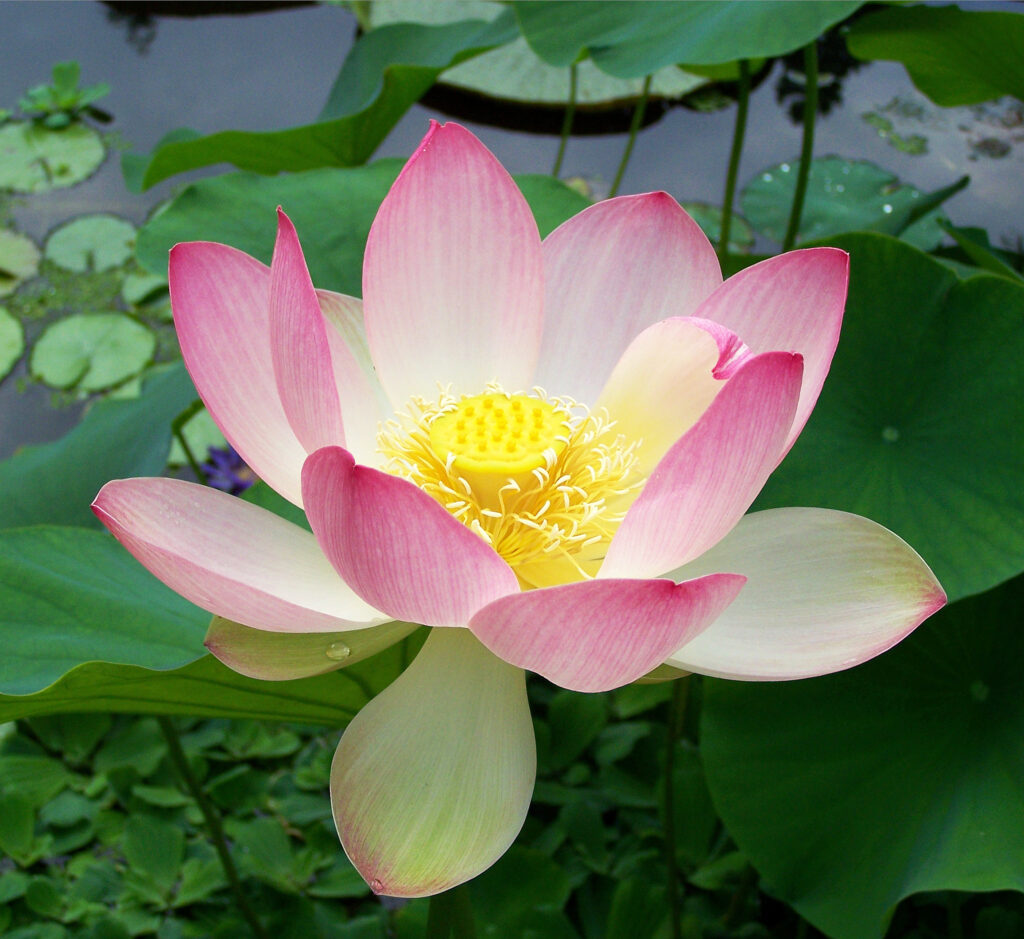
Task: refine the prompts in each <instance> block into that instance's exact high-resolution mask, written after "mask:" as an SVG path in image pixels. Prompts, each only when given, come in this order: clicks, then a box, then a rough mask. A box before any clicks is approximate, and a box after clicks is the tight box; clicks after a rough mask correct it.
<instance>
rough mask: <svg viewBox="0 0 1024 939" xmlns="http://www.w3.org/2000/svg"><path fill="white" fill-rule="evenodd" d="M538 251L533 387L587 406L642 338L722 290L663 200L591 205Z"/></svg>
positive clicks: (650, 197) (703, 252)
mask: <svg viewBox="0 0 1024 939" xmlns="http://www.w3.org/2000/svg"><path fill="white" fill-rule="evenodd" d="M543 250H544V279H545V295H544V340H543V344H542V347H541V354H540V362H539V364H538V366H537V376H536V379H535V381H536V383H537V384H538V385H540V386H541V387H542V388H544V389H546V390H547V391H548V392H550V393H551V394H565V395H571V396H572V397H574V398H576V399H577V400H578V401H583V402H585V403H587V404H592V403H593V402H594V401H595V400H596V399H597V396H598V394H599V393H600V391H601V388H602V387H603V386H604V383H605V380H606V379H607V378H608V375H609V374H610V373H611V370H612V368H613V367H614V366H615V363H616V362H617V361H618V360H619V357H620V356H621V355H622V353H623V352H624V351H625V349H626V347H627V346H628V345H629V343H630V342H631V341H632V339H633V338H634V337H635V336H636V335H637V334H638V333H639V332H640V331H641V330H643V329H646V328H647V327H648V326H651V325H653V324H654V323H657V322H659V321H660V320H663V319H667V318H668V317H670V316H689V315H690V314H692V313H693V312H694V311H695V310H696V309H697V307H698V305H699V304H700V303H701V301H702V300H704V299H705V298H706V297H707V296H708V295H709V294H710V293H711V292H712V291H713V290H714V289H715V288H716V287H717V286H718V285H719V284H721V283H722V272H721V269H720V268H719V266H718V258H717V256H716V255H715V251H714V249H713V248H712V247H711V245H710V243H709V242H708V239H707V237H706V236H705V235H704V233H703V232H702V231H701V230H700V228H699V227H698V225H697V223H696V222H695V221H694V220H693V219H692V218H690V216H689V215H687V214H686V212H685V211H683V209H682V208H680V206H679V203H678V202H676V200H675V199H673V198H672V197H671V196H670V195H668V193H665V192H649V193H646V194H644V195H639V196H620V197H618V198H616V199H608V200H606V201H604V202H598V203H597V204H596V205H593V206H590V207H589V208H587V209H584V210H583V211H582V212H580V213H579V214H578V215H575V216H573V217H572V218H571V219H569V220H568V221H567V222H565V223H563V224H562V225H560V226H559V227H558V228H556V229H555V230H554V231H553V232H552V233H551V234H550V235H548V237H547V238H545V239H544V249H543Z"/></svg>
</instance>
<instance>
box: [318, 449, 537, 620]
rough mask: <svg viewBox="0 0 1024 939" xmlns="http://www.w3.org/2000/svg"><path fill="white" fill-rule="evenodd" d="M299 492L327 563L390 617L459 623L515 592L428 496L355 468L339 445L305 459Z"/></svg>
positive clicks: (475, 539) (503, 569) (482, 545)
mask: <svg viewBox="0 0 1024 939" xmlns="http://www.w3.org/2000/svg"><path fill="white" fill-rule="evenodd" d="M302 492H303V496H304V497H305V500H306V511H307V514H308V516H309V523H310V526H311V527H312V529H313V532H314V533H315V534H316V537H317V540H318V541H319V542H320V546H321V548H323V551H324V553H325V554H326V555H327V557H328V558H330V560H331V563H332V564H334V566H335V568H336V569H337V570H338V572H339V573H340V574H341V576H342V577H343V578H344V579H345V582H346V583H348V584H350V585H351V586H352V589H353V590H355V591H356V593H358V594H359V595H360V596H361V597H363V599H365V600H366V601H367V602H368V603H372V604H373V605H374V606H375V607H377V608H378V609H382V610H386V611H387V613H388V614H389V615H390V616H391V617H393V618H395V619H402V620H408V621H410V622H414V623H424V624H426V625H427V626H465V625H466V623H467V622H469V618H470V617H471V616H472V615H473V614H474V613H475V612H476V611H477V610H478V609H480V607H482V606H484V605H485V604H487V603H490V602H491V601H492V600H496V599H497V598H498V597H502V596H504V595H505V594H508V593H516V592H518V590H519V585H518V582H517V581H516V576H515V574H513V573H512V569H511V568H510V567H509V566H508V564H506V563H505V561H503V560H502V559H501V558H500V557H499V556H498V555H497V554H496V553H495V552H494V550H493V549H492V548H491V547H490V546H489V545H488V544H487V543H486V542H485V541H484V540H483V539H482V538H480V537H479V536H477V535H475V534H474V533H473V532H472V531H470V530H469V529H468V528H466V526H464V525H463V524H462V523H461V522H459V521H457V520H456V519H455V518H454V516H452V515H450V514H448V512H446V511H445V510H444V508H442V507H441V506H440V505H439V504H438V503H437V502H435V501H434V500H433V499H431V498H430V496H428V495H427V494H426V493H424V492H423V491H421V490H420V489H417V488H416V487H415V486H414V485H412V483H410V482H407V481H406V480H404V479H399V478H398V477H397V476H389V475H388V474H387V473H381V472H379V471H378V470H375V469H371V468H369V467H367V466H359V465H358V464H357V463H355V461H354V460H353V459H352V455H351V454H350V453H349V452H348V451H347V450H344V449H342V448H341V447H326V448H325V449H323V450H318V451H317V452H316V453H314V454H313V455H312V456H311V457H310V458H309V459H308V460H307V461H306V465H305V467H304V469H303V471H302Z"/></svg>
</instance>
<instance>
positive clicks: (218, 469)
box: [200, 444, 256, 496]
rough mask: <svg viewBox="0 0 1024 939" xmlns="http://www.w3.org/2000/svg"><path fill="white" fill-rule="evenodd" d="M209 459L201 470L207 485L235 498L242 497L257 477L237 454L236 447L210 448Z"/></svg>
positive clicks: (229, 445)
mask: <svg viewBox="0 0 1024 939" xmlns="http://www.w3.org/2000/svg"><path fill="white" fill-rule="evenodd" d="M207 456H208V457H209V459H208V460H207V461H206V462H205V463H203V464H202V466H201V467H200V469H202V471H203V472H204V473H205V474H206V482H207V485H210V486H212V487H213V488H214V489H220V490H222V491H223V492H229V493H231V495H233V496H238V495H241V494H242V493H243V492H245V490H246V489H248V488H249V487H250V486H251V485H252V484H253V483H254V482H256V476H255V474H254V473H253V471H252V470H251V469H249V467H248V466H247V465H246V464H245V462H244V461H243V460H242V458H241V457H240V456H239V455H238V454H237V453H236V452H235V449H234V447H232V446H231V444H228V445H227V446H226V447H210V449H209V451H208V452H207Z"/></svg>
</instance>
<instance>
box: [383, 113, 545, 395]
mask: <svg viewBox="0 0 1024 939" xmlns="http://www.w3.org/2000/svg"><path fill="white" fill-rule="evenodd" d="M363 303H364V307H365V310H366V333H367V337H368V339H369V341H370V350H371V352H372V353H373V361H374V362H375V364H376V366H377V371H378V374H379V376H380V381H381V384H383V386H384V388H385V390H386V391H387V393H388V396H389V397H390V399H391V401H392V403H393V404H394V406H395V408H396V409H398V408H402V407H404V406H405V405H406V403H407V402H408V400H409V398H410V397H411V396H413V395H420V396H423V397H426V398H430V399H435V398H436V397H437V394H438V387H439V385H447V384H448V383H451V385H452V388H453V390H454V391H455V393H457V394H458V393H469V394H476V393H479V392H480V391H482V390H483V389H484V387H485V386H486V385H487V383H488V382H493V381H497V382H500V383H501V384H502V385H503V386H504V387H505V388H507V389H511V390H520V389H523V388H526V387H529V385H530V381H531V378H532V376H533V370H534V367H535V364H536V361H537V350H538V348H539V344H540V333H541V316H542V303H543V272H542V266H541V254H540V236H539V234H538V232H537V225H536V223H535V222H534V219H533V215H532V213H531V212H530V209H529V207H528V206H527V204H526V200H525V199H524V198H523V196H522V194H521V193H520V192H519V189H518V188H517V187H516V184H515V183H514V182H513V181H512V178H511V177H510V176H509V175H508V173H507V172H505V170H504V168H503V167H502V166H501V164H500V163H498V161H497V160H496V159H495V158H494V156H493V155H492V154H491V153H490V151H489V150H487V148H486V147H484V145H483V144H482V143H480V141H479V140H477V139H476V137H474V136H473V135H472V134H471V133H469V131H467V130H466V129H465V128H463V127H460V126H459V125H458V124H444V125H440V124H433V125H432V126H431V128H430V131H429V133H428V134H427V136H426V137H425V138H424V140H423V142H422V143H421V144H420V146H419V149H418V150H417V151H416V152H415V153H414V154H413V155H412V157H411V159H410V160H409V162H408V163H407V164H406V165H405V169H403V170H402V173H401V174H400V175H399V177H398V179H397V180H396V181H395V184H394V186H393V187H392V188H391V191H390V193H388V195H387V198H385V200H384V202H383V204H382V205H381V207H380V211H379V212H378V213H377V217H376V219H375V220H374V223H373V227H372V228H371V229H370V236H369V239H368V240H367V243H366V257H365V261H364V264H363Z"/></svg>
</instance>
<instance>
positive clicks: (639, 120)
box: [608, 75, 651, 199]
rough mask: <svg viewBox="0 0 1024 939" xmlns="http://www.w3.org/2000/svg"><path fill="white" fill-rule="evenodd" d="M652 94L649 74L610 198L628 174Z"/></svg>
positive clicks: (634, 115)
mask: <svg viewBox="0 0 1024 939" xmlns="http://www.w3.org/2000/svg"><path fill="white" fill-rule="evenodd" d="M650 94H651V76H650V75H648V76H647V77H646V78H645V79H644V87H643V91H641V92H640V100H639V101H637V103H636V110H635V111H633V120H632V121H631V122H630V125H629V140H627V141H626V149H625V150H624V151H623V153H622V159H621V160H620V161H619V169H618V171H617V172H616V173H615V180H614V182H613V183H612V188H611V189H610V190H609V192H608V198H609V199H610V198H611V197H612V196H614V195H617V194H618V191H619V186H620V185H621V183H622V177H623V176H625V175H626V166H627V165H628V164H629V158H630V157H631V156H632V155H633V145H634V144H635V143H636V135H637V133H638V132H639V131H640V124H641V123H642V122H643V119H644V111H645V110H646V108H647V99H648V97H649V96H650Z"/></svg>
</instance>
